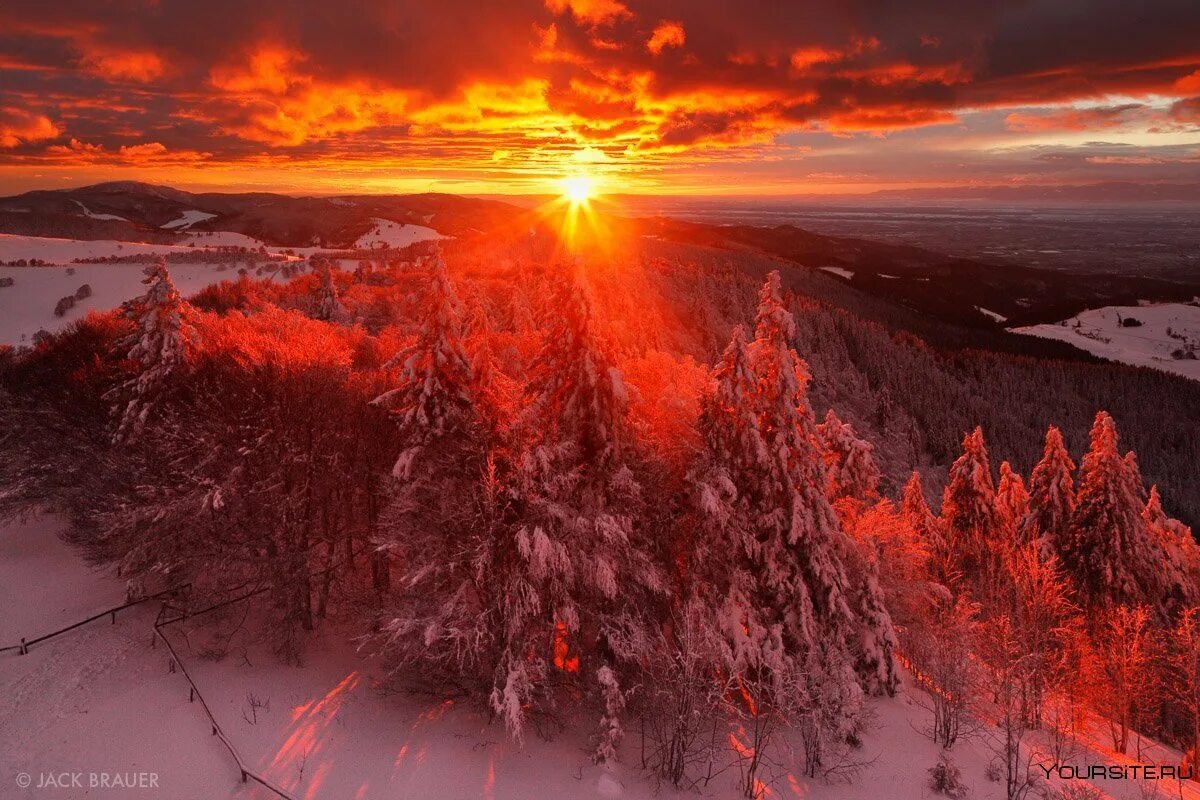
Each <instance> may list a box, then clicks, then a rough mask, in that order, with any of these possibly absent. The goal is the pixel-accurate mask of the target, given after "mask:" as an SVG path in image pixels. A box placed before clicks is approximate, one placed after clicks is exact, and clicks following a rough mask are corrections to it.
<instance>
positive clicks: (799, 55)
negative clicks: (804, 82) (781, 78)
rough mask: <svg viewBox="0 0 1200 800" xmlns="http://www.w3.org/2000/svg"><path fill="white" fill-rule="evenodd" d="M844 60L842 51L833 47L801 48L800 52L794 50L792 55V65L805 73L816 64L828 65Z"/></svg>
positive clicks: (815, 46) (814, 46)
mask: <svg viewBox="0 0 1200 800" xmlns="http://www.w3.org/2000/svg"><path fill="white" fill-rule="evenodd" d="M841 58H842V51H841V50H836V49H834V48H831V47H823V46H820V45H813V46H810V47H801V48H799V49H798V50H793V51H792V55H791V59H790V61H791V65H792V68H793V69H795V70H799V71H801V72H803V71H804V70H806V69H808V68H809V67H811V66H813V65H814V64H826V63H829V62H832V61H838V60H840V59H841Z"/></svg>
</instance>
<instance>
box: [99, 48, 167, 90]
mask: <svg viewBox="0 0 1200 800" xmlns="http://www.w3.org/2000/svg"><path fill="white" fill-rule="evenodd" d="M80 63H81V65H82V66H83V68H84V69H86V70H87V71H88V72H91V73H92V74H94V75H98V76H100V77H102V78H110V79H114V80H128V81H135V82H137V83H149V82H151V81H153V80H156V79H157V78H160V77H162V75H163V74H164V73H165V72H166V68H165V66H164V64H163V60H162V58H161V57H160V56H159V55H158V54H157V53H154V52H152V51H150V50H110V49H103V48H101V49H92V50H89V51H88V52H86V53H84V55H83V58H82V60H81V62H80Z"/></svg>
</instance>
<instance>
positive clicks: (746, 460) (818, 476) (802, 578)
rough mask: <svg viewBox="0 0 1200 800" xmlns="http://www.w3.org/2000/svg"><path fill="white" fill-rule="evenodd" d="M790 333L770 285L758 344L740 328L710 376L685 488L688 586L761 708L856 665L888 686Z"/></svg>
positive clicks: (877, 687)
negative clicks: (694, 508) (708, 600)
mask: <svg viewBox="0 0 1200 800" xmlns="http://www.w3.org/2000/svg"><path fill="white" fill-rule="evenodd" d="M793 325H794V320H793V319H792V316H791V314H790V313H789V312H788V310H787V309H786V307H785V306H784V304H783V301H782V297H781V292H780V282H779V276H778V274H777V273H772V275H771V276H770V277H769V278H768V280H767V282H766V284H765V285H764V286H763V289H762V291H761V293H760V296H759V308H758V315H757V319H756V325H755V339H754V341H753V342H751V343H749V344H747V343H746V339H745V335H744V333H743V332H742V330H741V329H736V330H735V331H734V334H733V337H732V340H731V341H730V344H729V346H728V348H726V351H725V354H724V356H723V358H722V361H721V364H720V366H719V367H718V369H717V371H716V378H717V385H716V388H715V391H714V392H713V394H712V396H711V397H710V398H708V400H707V401H706V403H705V407H704V410H703V413H702V417H701V431H702V436H703V440H704V443H705V454H704V457H703V460H702V463H701V464H700V466H699V468H698V469H697V470H696V473H695V477H694V480H695V483H696V485H697V494H698V501H699V509H700V515H701V516H700V521H701V525H702V528H703V530H704V531H705V533H704V534H702V536H701V539H702V540H703V541H704V542H706V543H707V544H702V547H705V546H706V547H707V550H708V555H709V559H708V563H703V562H702V563H701V564H700V565H699V569H700V570H701V571H702V572H705V573H706V575H707V577H706V579H704V580H698V581H697V583H698V584H700V585H702V586H712V587H713V588H714V592H715V593H716V594H717V597H715V598H714V603H715V604H716V605H717V606H718V607H719V608H720V612H719V620H720V622H719V624H720V628H721V630H722V632H723V634H724V636H725V637H726V641H727V642H728V647H729V651H728V655H727V660H728V662H729V663H728V665H727V669H728V670H729V671H730V672H731V673H732V674H739V675H742V676H744V678H745V680H746V681H748V682H749V683H752V684H753V685H754V686H755V687H756V688H757V689H758V690H759V691H760V692H765V694H763V695H762V696H760V697H758V698H756V702H758V703H760V705H761V704H767V705H769V704H771V703H772V702H774V701H779V702H780V703H782V698H780V697H778V692H782V691H785V687H786V691H792V690H794V688H795V687H794V686H793V685H792V684H791V683H789V677H788V676H790V675H795V674H805V675H816V674H821V675H822V676H824V677H825V678H828V679H829V680H832V681H833V682H834V683H835V684H839V685H844V684H843V682H844V681H846V680H850V681H851V683H853V678H851V677H850V676H851V675H852V672H851V669H850V667H851V665H854V666H856V667H857V668H858V670H859V672H858V674H859V677H860V680H861V681H862V685H863V686H864V687H865V688H867V689H868V690H871V691H890V690H891V688H892V687H893V686H894V682H895V674H894V667H893V665H892V649H893V647H894V634H893V632H892V625H891V620H890V618H889V617H888V616H887V612H886V611H885V610H884V609H883V602H882V592H881V590H880V589H879V587H878V583H877V581H876V580H875V579H874V576H875V573H874V569H875V567H874V559H873V554H871V555H867V554H864V553H863V552H862V551H860V550H859V548H858V544H857V543H856V542H854V541H853V540H852V539H851V538H850V537H849V536H848V535H847V534H846V532H845V531H843V530H842V529H841V527H840V523H839V521H838V518H837V515H836V514H835V513H834V511H833V508H832V506H831V504H830V502H829V498H828V497H827V495H826V494H825V492H824V487H825V486H826V485H827V483H826V469H825V464H824V461H823V457H822V453H821V451H820V448H819V446H818V443H817V437H816V425H815V424H814V420H813V414H812V409H811V407H810V406H809V403H808V399H807V397H806V392H805V387H806V384H807V381H808V371H807V367H806V365H805V364H804V362H803V361H801V360H800V358H799V357H798V356H797V355H796V353H795V351H794V350H792V348H791V346H790V344H789V340H790V337H791V335H792V331H793ZM852 573H853V574H854V579H852V578H851V574H852ZM773 693H774V695H775V696H774V697H773V696H772V694H773ZM812 699H813V700H814V701H815V700H816V695H813V698H812Z"/></svg>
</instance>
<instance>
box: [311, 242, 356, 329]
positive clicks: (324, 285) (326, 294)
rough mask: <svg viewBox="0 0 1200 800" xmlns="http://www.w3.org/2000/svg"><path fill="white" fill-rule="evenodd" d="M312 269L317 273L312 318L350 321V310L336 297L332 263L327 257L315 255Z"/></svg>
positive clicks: (336, 321) (340, 321)
mask: <svg viewBox="0 0 1200 800" xmlns="http://www.w3.org/2000/svg"><path fill="white" fill-rule="evenodd" d="M313 269H314V271H315V272H316V273H317V278H318V281H319V282H318V284H317V296H316V302H315V304H314V305H315V308H314V310H313V317H314V319H319V320H322V321H324V322H335V323H345V322H349V321H350V312H349V311H347V310H346V307H345V306H344V305H342V301H341V299H340V298H339V297H338V290H337V284H335V283H334V281H333V265H332V264H331V263H330V261H329V259H327V258H323V257H317V258H314V259H313Z"/></svg>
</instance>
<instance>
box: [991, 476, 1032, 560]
mask: <svg viewBox="0 0 1200 800" xmlns="http://www.w3.org/2000/svg"><path fill="white" fill-rule="evenodd" d="M1028 514H1029V492H1028V491H1027V490H1026V489H1025V481H1024V480H1023V479H1022V478H1021V476H1020V475H1018V474H1017V473H1016V472H1013V469H1012V467H1011V466H1009V463H1008V462H1007V461H1004V462H1002V463H1001V464H1000V483H999V485H998V486H997V487H996V521H997V523H999V525H1000V528H1001V530H1002V531H1003V532H1004V536H1005V540H1006V542H1007V543H1008V544H1009V546H1013V545H1015V544H1016V543H1017V531H1018V529H1019V527H1020V524H1021V522H1022V520H1024V519H1025V517H1026V516H1027V515H1028Z"/></svg>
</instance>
